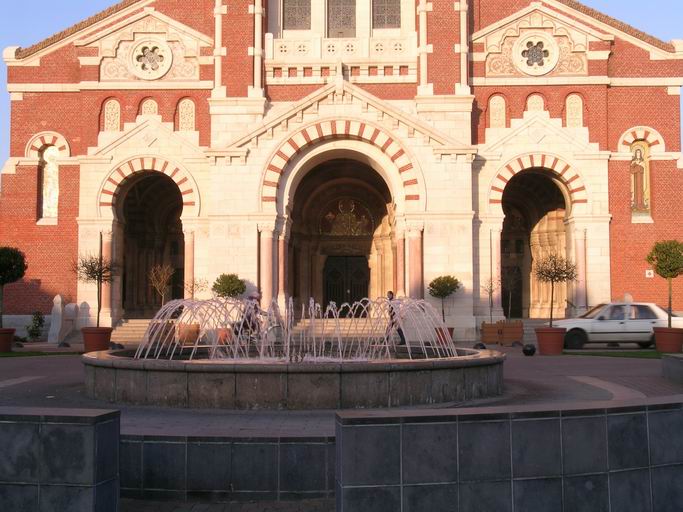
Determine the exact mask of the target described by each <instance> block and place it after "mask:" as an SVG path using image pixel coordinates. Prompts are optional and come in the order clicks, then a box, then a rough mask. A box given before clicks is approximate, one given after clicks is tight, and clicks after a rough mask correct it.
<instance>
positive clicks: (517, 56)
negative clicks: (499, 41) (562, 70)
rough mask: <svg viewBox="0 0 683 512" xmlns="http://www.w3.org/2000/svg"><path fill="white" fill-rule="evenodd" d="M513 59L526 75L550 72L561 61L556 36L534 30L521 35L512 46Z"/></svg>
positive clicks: (540, 74)
mask: <svg viewBox="0 0 683 512" xmlns="http://www.w3.org/2000/svg"><path fill="white" fill-rule="evenodd" d="M512 55H513V61H514V63H515V66H516V67H517V69H518V70H519V71H521V72H522V73H524V74H525V75H532V76H542V75H546V74H548V73H550V72H551V71H552V70H553V69H555V67H556V66H557V63H558V62H559V61H560V48H559V46H558V45H557V43H556V42H555V38H553V37H551V36H550V35H548V34H546V33H545V32H533V33H529V34H525V35H523V36H522V37H520V38H519V39H518V40H517V42H516V43H515V45H514V46H513V48H512Z"/></svg>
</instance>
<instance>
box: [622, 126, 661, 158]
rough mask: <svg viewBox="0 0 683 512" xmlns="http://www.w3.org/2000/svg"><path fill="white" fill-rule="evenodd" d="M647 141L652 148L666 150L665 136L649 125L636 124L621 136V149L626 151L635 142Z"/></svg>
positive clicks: (655, 150) (659, 150) (658, 150)
mask: <svg viewBox="0 0 683 512" xmlns="http://www.w3.org/2000/svg"><path fill="white" fill-rule="evenodd" d="M641 140H642V141H645V142H647V144H648V145H649V146H650V150H651V151H653V152H655V153H657V152H664V151H666V148H665V145H664V137H662V135H661V134H660V133H659V132H658V131H657V130H655V129H654V128H650V127H647V126H636V127H635V128H631V129H630V130H626V131H625V132H624V133H623V134H622V136H621V137H619V151H623V152H625V153H627V152H629V151H631V146H632V145H633V143H634V142H638V141H641Z"/></svg>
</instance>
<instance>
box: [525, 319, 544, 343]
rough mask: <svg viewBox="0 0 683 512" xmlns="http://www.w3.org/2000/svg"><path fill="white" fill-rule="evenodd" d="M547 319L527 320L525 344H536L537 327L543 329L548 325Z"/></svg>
mask: <svg viewBox="0 0 683 512" xmlns="http://www.w3.org/2000/svg"><path fill="white" fill-rule="evenodd" d="M548 321H549V320H548V319H547V318H533V319H531V318H525V319H524V320H523V322H524V344H525V345H526V344H527V343H531V344H532V345H535V344H536V331H535V329H536V327H542V326H544V325H547V324H548Z"/></svg>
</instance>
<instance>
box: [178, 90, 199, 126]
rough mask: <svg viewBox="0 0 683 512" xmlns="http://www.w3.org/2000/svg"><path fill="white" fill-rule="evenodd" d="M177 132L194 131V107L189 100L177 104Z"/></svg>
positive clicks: (192, 102)
mask: <svg viewBox="0 0 683 512" xmlns="http://www.w3.org/2000/svg"><path fill="white" fill-rule="evenodd" d="M178 130H179V131H181V132H193V131H195V106H194V101H192V100H191V99H189V98H185V99H182V100H180V103H178Z"/></svg>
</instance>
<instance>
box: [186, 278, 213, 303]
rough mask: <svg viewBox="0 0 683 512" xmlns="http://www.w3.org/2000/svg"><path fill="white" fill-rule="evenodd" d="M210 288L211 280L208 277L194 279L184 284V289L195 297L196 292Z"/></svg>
mask: <svg viewBox="0 0 683 512" xmlns="http://www.w3.org/2000/svg"><path fill="white" fill-rule="evenodd" d="M208 289H209V282H208V281H207V280H206V279H193V280H192V281H191V282H189V283H184V284H183V290H185V292H186V293H188V294H189V295H190V297H192V298H193V299H194V296H195V294H197V293H201V292H204V291H206V290H208Z"/></svg>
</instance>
